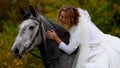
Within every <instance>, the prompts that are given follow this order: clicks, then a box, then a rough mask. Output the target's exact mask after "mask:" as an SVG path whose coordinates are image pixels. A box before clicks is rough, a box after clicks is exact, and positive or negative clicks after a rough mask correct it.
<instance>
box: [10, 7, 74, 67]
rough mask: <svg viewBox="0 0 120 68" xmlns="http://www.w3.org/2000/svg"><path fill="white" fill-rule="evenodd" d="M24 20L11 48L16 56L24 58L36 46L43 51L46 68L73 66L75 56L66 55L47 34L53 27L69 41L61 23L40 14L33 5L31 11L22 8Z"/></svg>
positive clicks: (65, 40) (64, 39) (60, 35)
mask: <svg viewBox="0 0 120 68" xmlns="http://www.w3.org/2000/svg"><path fill="white" fill-rule="evenodd" d="M21 13H22V14H23V21H22V23H21V24H20V25H19V33H18V35H17V37H16V39H15V42H14V44H13V46H12V48H11V51H12V54H13V55H14V56H15V57H19V58H23V57H24V56H25V55H26V54H27V53H30V52H31V51H32V50H33V49H34V48H35V47H38V48H39V50H40V52H41V57H42V60H43V62H44V65H45V68H72V64H73V61H74V57H75V54H76V53H73V54H72V55H69V56H68V55H66V54H65V53H64V52H62V51H61V50H60V49H59V48H58V44H57V43H56V42H55V41H53V40H50V39H47V38H46V36H45V31H47V30H50V29H53V30H55V31H56V33H57V34H58V36H59V37H60V38H61V39H62V40H63V41H64V42H65V43H66V44H68V42H69V33H68V32H67V31H66V30H65V29H64V28H63V27H62V26H60V25H59V24H57V23H54V22H53V21H51V20H49V19H47V18H45V17H43V16H42V15H40V14H38V13H37V12H36V11H35V10H34V8H33V7H32V6H30V12H25V11H24V10H23V9H21Z"/></svg>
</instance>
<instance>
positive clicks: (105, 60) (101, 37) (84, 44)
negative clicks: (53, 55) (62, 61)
mask: <svg viewBox="0 0 120 68" xmlns="http://www.w3.org/2000/svg"><path fill="white" fill-rule="evenodd" d="M78 11H79V13H80V18H79V24H78V25H77V26H73V27H72V28H71V29H70V35H71V36H70V43H69V44H68V45H66V44H65V43H64V42H61V43H60V45H59V48H60V49H61V50H63V51H64V52H66V53H67V54H71V53H73V52H74V51H75V50H76V49H77V48H78V47H79V50H78V54H77V56H76V58H75V62H74V64H73V68H120V39H119V38H118V37H115V36H111V35H108V34H104V33H103V32H102V31H100V30H99V29H98V28H97V27H96V26H95V25H94V24H93V23H92V21H91V19H90V16H89V14H88V12H87V11H86V10H83V9H80V8H78Z"/></svg>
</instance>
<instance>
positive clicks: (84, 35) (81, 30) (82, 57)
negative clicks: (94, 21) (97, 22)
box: [72, 8, 90, 68]
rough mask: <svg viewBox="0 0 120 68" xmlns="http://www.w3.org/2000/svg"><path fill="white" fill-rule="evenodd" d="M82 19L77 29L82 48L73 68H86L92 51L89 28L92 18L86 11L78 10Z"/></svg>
mask: <svg viewBox="0 0 120 68" xmlns="http://www.w3.org/2000/svg"><path fill="white" fill-rule="evenodd" d="M78 11H79V14H80V17H79V24H78V27H77V28H76V32H75V33H76V35H77V34H79V37H80V39H79V42H80V44H81V45H80V47H79V51H78V54H77V56H76V59H75V63H74V64H73V67H72V68H84V65H83V64H84V63H85V62H86V61H87V56H88V53H89V51H90V49H89V46H88V44H89V30H88V29H89V28H88V22H90V16H89V14H88V12H87V11H86V10H83V9H81V8H78Z"/></svg>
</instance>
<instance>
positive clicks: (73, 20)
mask: <svg viewBox="0 0 120 68" xmlns="http://www.w3.org/2000/svg"><path fill="white" fill-rule="evenodd" d="M62 11H64V12H65V13H66V16H67V20H66V22H67V23H69V24H70V25H71V26H73V25H77V24H78V19H79V16H80V15H79V12H78V9H77V8H76V7H74V6H71V5H69V6H64V7H62V8H61V9H60V10H59V12H58V22H59V17H60V13H61V12H62Z"/></svg>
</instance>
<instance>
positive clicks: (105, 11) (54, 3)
mask: <svg viewBox="0 0 120 68" xmlns="http://www.w3.org/2000/svg"><path fill="white" fill-rule="evenodd" d="M29 5H32V6H33V7H34V8H35V9H36V10H37V11H38V12H39V13H40V14H41V15H43V16H45V17H47V18H49V19H51V20H53V21H56V22H57V13H58V10H59V9H60V8H61V7H62V6H64V5H73V6H76V7H80V8H83V9H86V10H87V11H88V12H89V14H90V16H91V19H92V21H93V22H94V23H95V24H96V25H97V26H98V27H99V28H100V29H101V30H102V31H103V32H104V33H108V34H112V35H115V36H118V37H120V0H0V68H44V65H43V63H42V61H41V59H38V58H36V57H34V56H31V55H30V54H28V55H27V56H26V57H25V58H23V59H19V58H15V57H13V56H12V55H11V51H10V49H11V46H12V44H13V41H14V39H15V37H16V35H17V32H18V25H19V24H20V22H21V20H22V15H21V14H20V11H19V7H21V8H23V9H25V10H26V11H28V10H29Z"/></svg>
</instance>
